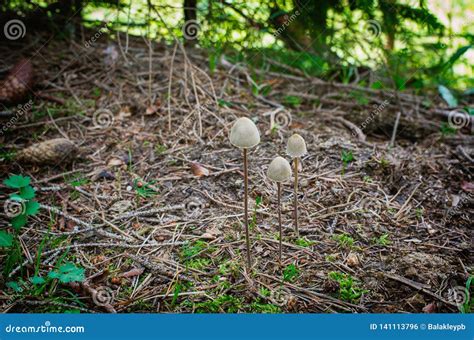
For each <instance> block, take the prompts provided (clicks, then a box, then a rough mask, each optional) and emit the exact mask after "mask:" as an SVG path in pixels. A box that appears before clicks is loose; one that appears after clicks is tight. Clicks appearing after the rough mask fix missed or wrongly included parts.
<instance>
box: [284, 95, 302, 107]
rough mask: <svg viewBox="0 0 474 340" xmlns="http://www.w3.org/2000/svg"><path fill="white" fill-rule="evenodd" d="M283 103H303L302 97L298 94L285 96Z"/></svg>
mask: <svg viewBox="0 0 474 340" xmlns="http://www.w3.org/2000/svg"><path fill="white" fill-rule="evenodd" d="M283 103H284V104H286V105H289V106H293V107H298V106H300V105H301V98H300V97H297V96H285V97H284V98H283Z"/></svg>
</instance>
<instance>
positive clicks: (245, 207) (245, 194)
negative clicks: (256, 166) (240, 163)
mask: <svg viewBox="0 0 474 340" xmlns="http://www.w3.org/2000/svg"><path fill="white" fill-rule="evenodd" d="M248 190H249V176H248V167H247V148H244V219H245V238H246V242H247V268H248V269H249V270H250V267H251V261H250V235H249V218H248V214H249V212H248Z"/></svg>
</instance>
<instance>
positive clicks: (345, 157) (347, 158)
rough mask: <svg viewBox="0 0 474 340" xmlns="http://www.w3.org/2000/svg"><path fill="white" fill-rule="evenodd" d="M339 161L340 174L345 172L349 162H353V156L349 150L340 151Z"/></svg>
mask: <svg viewBox="0 0 474 340" xmlns="http://www.w3.org/2000/svg"><path fill="white" fill-rule="evenodd" d="M341 160H342V174H343V175H344V173H345V172H346V169H347V166H348V165H349V163H350V162H353V161H354V155H353V154H352V151H351V150H342V151H341Z"/></svg>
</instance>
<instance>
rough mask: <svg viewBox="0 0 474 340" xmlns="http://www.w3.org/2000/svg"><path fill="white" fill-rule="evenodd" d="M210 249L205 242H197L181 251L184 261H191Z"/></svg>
mask: <svg viewBox="0 0 474 340" xmlns="http://www.w3.org/2000/svg"><path fill="white" fill-rule="evenodd" d="M206 249H208V244H207V243H206V242H204V241H201V240H197V241H195V242H194V243H186V244H184V245H183V249H182V250H181V257H182V258H184V259H190V258H191V257H194V256H196V255H198V254H199V253H201V252H203V251H204V250H206Z"/></svg>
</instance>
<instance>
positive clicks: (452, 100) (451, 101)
mask: <svg viewBox="0 0 474 340" xmlns="http://www.w3.org/2000/svg"><path fill="white" fill-rule="evenodd" d="M438 91H439V94H440V95H441V97H443V99H444V100H445V101H446V103H447V104H448V106H449V107H451V108H453V107H456V106H458V100H457V99H456V97H454V95H453V94H452V93H451V91H449V89H448V88H447V87H446V86H443V85H439V86H438Z"/></svg>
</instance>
